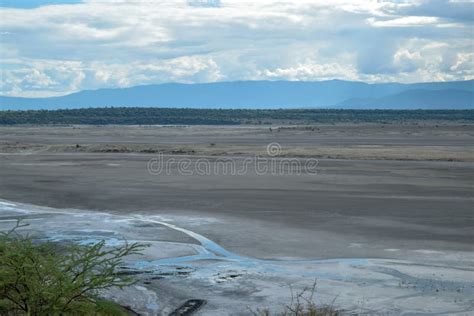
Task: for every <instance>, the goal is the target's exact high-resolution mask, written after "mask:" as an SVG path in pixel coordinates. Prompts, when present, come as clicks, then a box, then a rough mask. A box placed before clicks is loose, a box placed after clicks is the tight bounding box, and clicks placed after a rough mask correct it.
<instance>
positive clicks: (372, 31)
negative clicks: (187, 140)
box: [0, 0, 474, 96]
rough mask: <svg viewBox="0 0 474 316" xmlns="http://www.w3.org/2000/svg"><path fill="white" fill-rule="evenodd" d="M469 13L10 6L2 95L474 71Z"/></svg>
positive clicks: (422, 6)
mask: <svg viewBox="0 0 474 316" xmlns="http://www.w3.org/2000/svg"><path fill="white" fill-rule="evenodd" d="M68 2H71V1H68ZM49 3H50V2H49ZM328 3H331V4H330V5H329V4H328ZM473 14H474V3H473V2H472V1H460V0H456V1H455V0H451V1H448V0H437V1H416V0H415V1H395V0H394V1H370V0H366V1H361V0H334V1H330V2H328V1H322V0H312V1H307V0H294V1H285V0H282V1H269V0H261V1H255V0H253V1H247V0H188V1H171V0H161V1H150V0H143V1H142V0H86V1H84V2H82V3H78V4H70V3H65V4H57V5H51V4H47V5H43V6H37V7H34V8H14V7H4V8H0V17H1V19H0V39H1V42H0V45H1V47H0V48H1V50H0V54H1V56H0V57H1V72H2V76H1V81H0V93H1V94H3V95H11V96H51V95H61V94H66V93H70V92H74V91H79V90H85V89H98V88H105V87H127V86H134V85H141V84H152V83H163V82H189V83H191V82H213V81H233V80H262V79H268V80H323V79H333V78H337V79H348V80H363V81H369V82H386V81H400V82H419V81H444V80H465V79H472V78H474V53H473V52H474V17H473Z"/></svg>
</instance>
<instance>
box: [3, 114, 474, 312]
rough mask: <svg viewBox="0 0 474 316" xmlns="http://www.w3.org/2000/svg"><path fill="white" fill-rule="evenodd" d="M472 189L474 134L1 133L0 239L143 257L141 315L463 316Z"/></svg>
mask: <svg viewBox="0 0 474 316" xmlns="http://www.w3.org/2000/svg"><path fill="white" fill-rule="evenodd" d="M269 144H270V145H271V146H269ZM473 188H474V126H472V125H462V124H451V125H446V124H435V123H432V124H419V125H417V124H413V125H395V124H385V125H375V124H374V125H362V124H360V125H350V124H347V125H320V126H301V127H297V126H291V127H276V126H273V127H269V126H242V127H224V126H215V127H211V126H192V127H190V126H174V127H169V126H107V127H104V126H62V127H48V126H23V127H18V126H17V127H0V219H1V221H0V229H2V230H4V229H8V228H9V227H11V225H13V224H14V221H15V219H16V218H24V220H25V222H27V223H29V224H30V226H29V227H28V228H27V229H25V232H26V231H28V232H31V233H33V234H35V236H37V238H39V239H42V240H52V241H67V240H69V241H70V240H72V241H76V242H79V243H90V242H95V241H98V240H106V241H107V243H108V244H109V245H111V246H113V245H117V244H120V243H121V242H123V238H126V239H127V240H130V241H139V242H143V243H147V244H149V245H150V247H149V248H147V249H146V251H145V252H144V254H143V255H142V256H140V257H133V258H129V259H128V261H127V264H126V266H124V267H123V271H122V272H123V273H127V274H133V275H134V276H135V277H136V278H137V279H138V280H139V282H138V283H137V284H136V285H134V286H131V287H129V288H127V289H125V290H124V291H121V290H116V291H115V290H114V291H109V292H107V293H104V295H105V296H107V297H110V298H114V299H116V300H117V301H119V302H121V303H122V304H124V305H129V306H131V307H132V308H133V309H134V310H135V311H137V312H139V313H141V314H149V315H154V314H158V313H161V314H168V313H170V312H172V311H173V310H175V309H176V308H178V307H179V306H180V305H182V304H183V303H184V302H186V301H187V300H191V299H196V300H205V301H206V303H205V304H204V305H203V306H201V307H200V309H199V310H198V311H197V312H196V314H201V315H222V314H237V315H239V314H242V315H246V314H249V313H251V310H254V311H255V310H256V309H257V308H265V307H269V308H270V309H272V310H274V311H279V310H282V308H283V306H284V305H285V304H287V303H289V300H290V299H291V292H292V291H293V292H295V291H299V290H301V289H302V288H304V287H307V286H311V285H312V284H313V282H314V281H315V280H316V282H317V290H316V294H315V302H316V303H317V304H321V305H325V304H331V305H334V306H335V307H336V308H337V309H340V310H341V311H345V312H347V313H362V314H364V313H365V314H384V315H392V314H393V315H399V314H405V315H414V314H416V315H429V314H453V315H470V314H472V313H474V299H473V297H474V249H473V242H474V214H473V211H472V210H473V209H474V208H473V206H474V203H473V202H474V194H473Z"/></svg>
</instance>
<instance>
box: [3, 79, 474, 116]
mask: <svg viewBox="0 0 474 316" xmlns="http://www.w3.org/2000/svg"><path fill="white" fill-rule="evenodd" d="M473 92H474V80H470V81H454V82H434V83H416V84H400V83H382V84H368V83H363V82H353V81H341V80H329V81H311V82H304V81H236V82H216V83H202V84H181V83H167V84H160V85H148V86H136V87H130V88H121V89H99V90H93V91H92V90H89V91H81V92H77V93H72V94H69V95H65V96H59V97H49V98H18V97H5V96H1V97H0V108H1V109H2V110H27V109H36V110H39V109H48V110H51V109H74V108H84V107H106V106H113V107H168V108H173V107H176V108H227V109H232V108H233V109H243V108H248V109H251V108H255V109H271V108H273V109H277V108H289V109H290V108H331V107H337V108H341V107H342V108H346V107H347V108H383V109H385V108H391V109H405V108H418V109H432V108H437V109H453V108H455V109H460V108H464V109H471V108H473V107H474V100H473V97H472V93H473ZM399 102H400V103H399Z"/></svg>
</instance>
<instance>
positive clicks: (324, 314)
mask: <svg viewBox="0 0 474 316" xmlns="http://www.w3.org/2000/svg"><path fill="white" fill-rule="evenodd" d="M316 285H317V283H316V281H315V282H314V283H313V285H312V286H311V287H305V288H304V289H303V290H302V291H300V292H298V293H294V292H293V289H291V288H290V290H291V301H290V303H289V304H287V305H286V306H285V307H284V309H283V311H282V312H279V313H277V314H274V313H272V312H271V311H270V309H268V308H265V309H257V310H256V311H254V310H250V312H251V313H252V314H253V315H254V316H271V315H281V316H338V315H339V312H338V311H337V310H335V309H334V307H333V306H332V305H329V306H318V305H317V304H316V303H315V302H314V295H315V293H316Z"/></svg>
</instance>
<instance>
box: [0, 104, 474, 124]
mask: <svg viewBox="0 0 474 316" xmlns="http://www.w3.org/2000/svg"><path fill="white" fill-rule="evenodd" d="M420 121H436V122H438V121H439V122H442V121H450V122H466V123H469V122H474V110H335V109H288V110H287V109H278V110H243V109H239V110H229V109H176V108H129V107H127V108H122V107H120V108H87V109H70V110H28V111H0V124H2V125H14V124H91V125H107V124H137V125H148V124H163V125H168V124H169V125H239V124H275V123H278V124H314V123H329V124H331V123H403V122H420Z"/></svg>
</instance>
